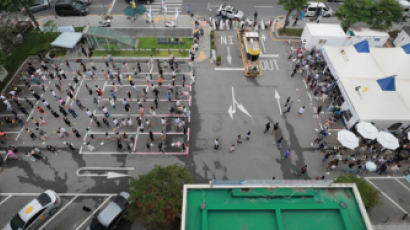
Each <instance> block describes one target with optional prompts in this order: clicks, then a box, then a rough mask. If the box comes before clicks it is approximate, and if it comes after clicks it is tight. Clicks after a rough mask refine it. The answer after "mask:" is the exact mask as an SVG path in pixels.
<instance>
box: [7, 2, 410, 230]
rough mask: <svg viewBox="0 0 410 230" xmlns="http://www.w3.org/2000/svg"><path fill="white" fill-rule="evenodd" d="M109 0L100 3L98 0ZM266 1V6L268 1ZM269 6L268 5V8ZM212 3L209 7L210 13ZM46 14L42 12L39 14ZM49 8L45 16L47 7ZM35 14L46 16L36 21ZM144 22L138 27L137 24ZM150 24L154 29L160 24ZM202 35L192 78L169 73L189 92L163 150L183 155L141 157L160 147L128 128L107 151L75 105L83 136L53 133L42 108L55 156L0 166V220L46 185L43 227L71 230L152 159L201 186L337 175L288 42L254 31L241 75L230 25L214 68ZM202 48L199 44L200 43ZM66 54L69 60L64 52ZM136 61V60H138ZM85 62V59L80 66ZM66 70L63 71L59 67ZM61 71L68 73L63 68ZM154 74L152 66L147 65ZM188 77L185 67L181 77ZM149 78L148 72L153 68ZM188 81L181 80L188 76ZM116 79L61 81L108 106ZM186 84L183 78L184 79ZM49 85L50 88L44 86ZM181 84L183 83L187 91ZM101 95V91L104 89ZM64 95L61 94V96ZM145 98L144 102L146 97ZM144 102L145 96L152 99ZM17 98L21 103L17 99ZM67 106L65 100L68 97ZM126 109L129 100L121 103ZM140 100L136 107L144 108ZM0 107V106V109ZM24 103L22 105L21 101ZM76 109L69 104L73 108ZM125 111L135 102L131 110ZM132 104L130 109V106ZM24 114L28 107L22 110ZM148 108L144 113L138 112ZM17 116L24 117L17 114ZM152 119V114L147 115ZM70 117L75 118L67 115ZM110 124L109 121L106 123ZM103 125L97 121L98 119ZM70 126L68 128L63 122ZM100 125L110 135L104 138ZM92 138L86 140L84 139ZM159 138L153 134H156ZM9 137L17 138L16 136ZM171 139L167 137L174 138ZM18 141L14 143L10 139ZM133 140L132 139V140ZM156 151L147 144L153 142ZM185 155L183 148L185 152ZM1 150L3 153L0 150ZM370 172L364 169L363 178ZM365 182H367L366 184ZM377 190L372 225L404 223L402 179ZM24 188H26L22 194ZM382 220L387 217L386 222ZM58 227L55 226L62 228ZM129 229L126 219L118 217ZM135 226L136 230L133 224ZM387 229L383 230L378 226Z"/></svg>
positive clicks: (245, 5)
mask: <svg viewBox="0 0 410 230" xmlns="http://www.w3.org/2000/svg"><path fill="white" fill-rule="evenodd" d="M106 2H108V1H106ZM106 2H104V1H95V2H94V3H93V4H95V6H97V5H98V4H99V5H101V6H102V7H95V9H97V8H98V9H99V11H98V12H96V14H100V12H102V10H101V9H104V5H103V4H105V3H106ZM220 2H221V1H208V2H204V1H196V0H184V2H183V4H184V5H183V6H182V8H183V7H186V6H187V5H190V6H191V9H192V11H193V12H194V13H195V14H199V15H202V16H204V17H207V16H209V15H212V14H213V11H214V10H215V9H216V7H217V5H219V4H220ZM228 2H231V3H232V4H235V6H237V8H238V9H244V11H245V14H246V15H250V16H252V15H253V12H254V11H255V10H258V13H259V17H260V18H265V17H269V18H273V17H276V16H279V15H283V14H284V11H283V10H282V7H281V6H277V5H276V3H275V2H274V3H272V1H267V0H257V1H252V4H251V5H252V7H253V8H252V7H250V1H228ZM272 4H274V5H273V6H272ZM270 6H272V7H270ZM123 7H126V5H125V4H124V1H122V0H118V1H117V2H116V4H115V5H114V8H113V13H118V14H120V13H121V11H122V10H123V9H121V8H123ZM210 8H211V10H212V12H211V11H209V9H210ZM42 13H44V15H46V13H47V12H46V11H44V12H42ZM48 13H50V12H48ZM98 17H99V16H89V17H86V18H85V19H87V20H84V18H78V17H66V18H61V17H58V18H57V19H56V21H57V24H58V25H81V23H84V21H87V22H89V24H93V25H98ZM43 18H44V20H45V19H47V17H43ZM183 20H184V21H183V22H181V23H183V25H184V26H191V27H192V26H193V21H192V19H190V18H189V17H186V18H184V19H183ZM114 23H117V25H126V26H131V25H133V24H132V23H131V22H128V21H127V20H126V19H125V18H124V17H118V16H117V17H116V18H115V19H114ZM142 23H143V24H142ZM134 25H143V26H150V25H147V24H145V22H144V20H143V19H141V21H138V22H137V23H134ZM156 25H158V27H163V25H161V26H159V24H156ZM204 28H205V31H206V36H204V37H201V44H204V43H205V44H207V49H206V50H201V51H202V52H203V53H205V54H204V57H201V58H199V57H200V56H201V54H200V52H198V53H197V59H196V63H195V75H196V81H195V83H194V84H193V85H192V87H191V88H189V87H182V82H181V75H179V77H178V78H177V82H176V85H178V86H177V87H180V88H181V89H184V90H189V94H188V98H185V99H181V100H185V101H182V103H183V104H184V105H185V103H187V104H188V105H190V116H189V117H188V116H187V117H185V118H184V119H186V120H187V122H188V119H190V121H189V128H190V133H189V150H186V152H184V151H182V150H181V149H180V146H178V142H181V138H183V137H182V136H183V135H181V133H179V132H180V131H178V130H176V127H175V126H172V127H170V130H169V133H170V134H169V136H170V138H172V139H171V140H170V141H169V142H168V145H167V146H168V147H167V150H166V151H165V152H169V153H177V152H178V153H183V154H180V155H169V154H168V155H167V154H150V153H159V151H157V150H153V151H152V152H151V151H147V149H145V148H144V147H146V146H144V144H145V140H146V133H145V134H144V133H142V134H137V133H136V129H135V127H128V128H126V129H124V131H126V132H127V135H131V136H135V137H137V136H138V139H137V143H138V144H137V145H135V150H134V149H131V150H132V151H131V153H129V152H127V151H125V152H119V151H117V149H116V148H115V139H113V137H115V135H113V133H115V132H116V130H113V129H111V128H110V129H108V128H105V127H98V126H97V125H96V124H95V123H93V122H91V123H90V119H89V118H88V117H87V116H86V114H84V112H83V111H80V109H79V108H77V107H75V110H76V111H78V113H80V116H79V118H77V119H75V124H74V121H73V122H72V125H73V126H75V127H76V128H77V129H79V130H81V131H82V132H81V135H82V137H81V138H80V139H77V138H75V137H73V136H72V134H71V135H70V137H64V138H63V139H60V138H59V137H58V136H57V135H56V134H57V133H54V131H55V130H56V129H57V128H58V126H64V127H65V126H66V125H65V124H64V122H62V121H61V119H53V118H52V116H51V115H50V114H47V117H46V120H47V123H48V124H47V126H46V127H44V129H45V130H46V131H47V132H49V135H48V136H49V139H48V140H47V142H49V143H52V144H53V145H55V146H56V147H57V149H58V150H59V151H58V152H57V153H56V155H54V154H52V153H49V152H47V151H45V153H44V155H45V156H46V157H47V158H46V159H45V160H37V161H35V162H33V161H32V160H31V159H30V158H28V157H25V156H21V157H22V159H21V160H19V161H17V160H13V159H10V160H8V161H7V164H6V165H4V166H2V169H1V170H2V171H1V174H0V184H1V187H0V209H1V210H8V211H7V213H8V214H7V215H4V216H1V217H0V218H1V219H0V223H3V222H4V221H6V220H8V219H9V218H10V216H11V215H12V214H13V213H15V212H16V211H17V210H18V209H19V207H22V206H23V205H24V204H25V203H26V202H27V201H29V200H30V199H32V198H33V197H34V196H35V195H36V194H37V193H39V192H42V191H44V190H45V189H48V188H52V189H54V190H56V191H57V192H59V193H61V194H62V195H63V196H64V202H63V207H64V208H63V209H62V211H61V213H59V215H56V217H55V218H53V220H51V221H50V222H49V223H47V225H46V226H44V227H45V228H46V229H58V228H59V229H62V228H61V226H67V228H64V229H76V228H81V229H82V227H83V226H85V225H86V224H87V223H88V221H89V220H90V218H91V216H92V215H93V213H94V211H96V210H97V211H98V209H99V208H101V207H102V206H103V205H104V202H107V200H108V199H110V197H111V195H113V194H116V193H118V192H121V191H124V190H127V186H128V182H129V177H128V176H131V177H138V176H139V175H142V174H144V173H147V172H149V171H150V170H151V169H152V168H153V167H154V166H155V165H163V166H165V165H170V164H174V163H179V164H183V165H186V166H187V167H189V168H190V169H191V172H192V173H193V176H194V181H195V182H196V183H208V181H209V180H211V179H226V180H235V179H271V178H272V177H276V178H278V179H315V178H316V177H318V176H321V175H325V176H326V178H328V179H331V178H334V177H336V176H337V175H339V174H340V173H342V171H343V168H340V170H336V171H332V172H330V173H329V174H326V170H325V167H324V166H323V165H322V163H321V159H322V157H323V155H322V153H320V152H319V151H316V148H315V146H313V144H312V142H313V139H314V137H315V135H316V134H317V132H318V130H319V129H320V125H321V123H322V122H323V121H324V120H325V119H326V117H327V116H328V115H327V114H325V113H322V114H320V115H316V114H315V111H316V108H317V106H318V105H319V104H322V103H323V100H322V98H316V97H313V96H312V94H311V92H310V91H309V90H308V89H307V85H306V84H305V83H304V82H305V81H304V80H303V79H301V78H298V77H295V78H291V77H290V71H291V65H290V63H289V60H288V56H289V52H290V49H291V47H293V48H295V47H296V46H297V45H296V44H293V43H289V42H287V41H282V40H278V39H276V38H275V37H274V36H273V35H272V33H271V31H261V45H262V49H263V50H262V52H263V55H261V58H260V63H261V69H262V73H263V74H262V76H260V77H257V78H251V77H245V76H244V67H243V64H242V60H241V55H240V52H239V43H238V38H237V33H236V31H235V30H233V29H230V30H224V31H217V32H216V52H217V55H218V56H221V57H222V64H221V65H220V66H216V65H215V64H214V63H211V60H210V59H208V54H209V40H208V38H209V36H208V34H209V27H208V26H207V25H206V26H205V27H204ZM201 46H202V47H204V45H201ZM70 59H73V60H75V56H72V57H70ZM93 62H94V64H95V66H96V67H97V68H98V69H103V68H104V65H105V64H104V63H103V62H102V60H101V59H95V60H93ZM117 62H118V63H117V65H119V66H122V62H123V60H118V61H117ZM127 62H128V65H129V69H130V70H121V71H124V72H133V70H132V69H133V68H134V67H135V63H136V60H128V61H127ZM142 63H143V62H142ZM71 65H72V66H73V68H80V66H79V64H78V63H73V62H72V63H71ZM87 65H88V66H90V64H89V62H88V64H87ZM62 67H63V68H64V69H65V68H66V67H65V66H64V65H62ZM142 68H143V72H149V71H150V69H149V68H147V66H146V65H145V64H142ZM189 70H190V67H189V66H188V64H187V63H186V64H183V65H181V74H182V73H186V72H188V71H189ZM65 71H66V72H68V71H69V70H68V69H65ZM152 71H153V72H154V73H157V72H158V70H157V69H155V67H154V69H153V70H152ZM165 72H167V74H166V77H165V80H167V82H166V83H165V82H164V84H168V83H169V82H168V81H169V80H170V75H169V70H168V71H165ZM186 74H187V76H189V75H188V73H186ZM154 78H156V75H155V74H154ZM187 79H189V77H188V78H187ZM122 81H123V82H121V83H119V82H118V83H116V86H114V84H113V83H112V82H116V81H115V80H114V81H107V80H105V79H104V77H103V76H102V75H101V74H100V75H99V76H97V79H94V80H90V79H89V80H82V81H81V82H82V83H81V82H79V83H78V84H75V83H73V82H72V74H69V79H68V80H65V81H64V83H65V85H64V86H65V87H67V86H68V83H71V84H72V85H73V86H74V87H75V91H76V98H79V99H81V101H84V104H86V105H87V106H88V107H91V106H93V98H92V97H90V95H89V94H88V90H87V89H86V87H85V84H88V86H91V87H95V85H97V86H99V87H101V88H102V89H103V91H104V92H103V94H104V96H103V98H102V99H103V100H102V103H103V104H106V105H108V106H110V104H109V101H108V98H109V94H110V92H111V89H113V88H114V87H117V88H118V98H119V100H121V99H122V98H123V97H124V96H125V97H126V96H127V93H128V90H129V89H130V88H131V87H130V84H129V83H128V82H127V78H126V77H124V79H122ZM135 81H136V82H139V83H137V84H139V85H141V87H140V86H138V87H137V88H138V90H141V89H142V87H143V86H144V85H145V81H146V79H145V76H141V77H140V78H137V79H135ZM188 81H189V80H188ZM16 85H17V87H21V88H23V89H25V91H24V92H23V93H22V97H21V99H22V100H24V99H23V98H24V95H25V96H27V97H28V98H29V100H32V95H31V94H30V93H29V92H28V90H27V88H25V86H24V83H23V82H18V83H16ZM48 87H51V88H47V90H49V89H54V86H53V85H51V84H50V86H48ZM34 88H35V90H39V91H40V89H41V86H36V87H34ZM188 88H189V89H188ZM107 94H108V95H107ZM46 95H47V100H49V101H50V102H52V104H53V106H55V105H57V103H58V102H57V101H55V100H54V99H53V97H52V96H51V95H50V94H49V91H48V93H47V94H46ZM137 96H138V94H137V93H132V97H133V98H136V97H137ZM166 96H167V92H166V90H165V91H161V95H160V97H161V98H164V99H165V101H163V102H160V103H164V104H165V107H164V106H161V109H160V110H158V114H164V115H165V114H168V113H167V111H166V109H167V106H166V105H167V103H169V102H167V99H166ZM289 96H290V97H291V98H292V99H293V100H294V105H293V108H292V110H291V111H290V112H289V113H287V114H286V115H284V114H283V109H284V107H283V105H284V103H285V101H286V98H287V97H289ZM64 99H66V96H65V97H64ZM147 99H150V98H147ZM151 99H152V98H151ZM24 103H25V102H24ZM67 103H68V104H69V105H71V101H70V100H68V102H67ZM116 103H117V108H115V109H113V108H111V107H110V109H109V112H110V113H111V114H112V116H113V118H115V117H118V118H122V117H128V115H127V113H126V112H125V111H124V109H123V108H122V104H121V101H117V102H116ZM130 103H131V104H132V105H134V103H136V102H134V101H133V100H131V102H130ZM150 103H152V102H150V101H149V102H147V104H150ZM145 105H146V104H144V106H145ZM1 106H3V104H2V105H1ZM25 106H27V107H28V105H27V104H26V105H25ZM74 106H75V105H74ZM300 106H306V111H305V113H304V114H303V116H299V115H297V109H298V108H299V107H300ZM133 107H134V106H133ZM134 108H135V107H134ZM1 111H2V112H1V114H2V116H3V117H4V116H9V115H8V113H7V112H3V111H4V108H1ZM30 111H31V110H30ZM137 112H138V111H136V110H135V109H133V110H132V111H131V116H130V117H132V118H133V119H134V123H135V122H136V120H135V117H136V116H137ZM146 113H148V109H147V110H146ZM19 116H23V117H24V118H25V119H27V116H25V115H21V114H20V115H19ZM32 116H34V117H36V118H38V117H39V116H40V114H39V112H38V111H37V110H33V113H32ZM96 116H97V117H98V118H99V119H102V117H103V116H104V115H103V113H102V112H101V110H100V109H97V110H96ZM159 117H161V116H159V115H158V117H156V118H153V119H152V122H153V123H155V124H156V126H154V127H153V129H154V130H155V132H160V131H161V129H158V126H157V125H159V124H160V120H159V119H160V118H159ZM155 119H156V120H155ZM174 119H175V118H174V117H169V121H170V123H172V122H173V121H174ZM73 120H74V119H73ZM25 121H27V122H28V123H27V124H26V125H27V126H28V127H32V128H34V124H33V123H30V122H29V121H30V119H28V120H25ZM267 121H272V122H279V126H280V129H279V130H278V131H276V132H274V133H272V132H268V133H266V134H264V132H263V131H264V128H265V126H264V125H265V123H266V122H267ZM110 125H111V126H112V124H110ZM103 126H104V125H103ZM66 128H69V127H66ZM86 128H90V130H91V132H86V130H85V129H86ZM337 128H338V127H336V129H335V130H334V131H331V134H330V136H331V137H334V136H335V133H336V131H337ZM6 131H7V132H9V133H8V137H7V139H5V140H2V141H4V142H3V146H7V145H9V144H14V145H17V146H20V147H21V149H22V151H26V150H30V149H31V148H32V147H34V146H38V147H40V148H41V149H42V150H44V146H45V144H43V142H42V141H39V140H36V141H31V139H30V137H29V136H28V135H27V133H25V132H21V126H19V125H18V124H14V125H13V126H10V127H8V128H7V130H6ZM107 131H108V134H109V136H108V137H107V136H106V134H105V133H106V132H107ZM248 131H251V135H250V140H245V134H246V133H247V132H248ZM91 134H93V135H94V139H91V138H90V135H91ZM239 134H240V135H241V136H242V139H243V142H242V144H239V145H238V144H237V136H238V135H239ZM156 135H160V134H156ZM84 136H86V140H88V141H90V142H91V144H92V145H94V146H95V147H97V148H98V151H96V152H92V151H88V150H85V145H84V142H86V141H85V140H84V139H83V138H84ZM281 136H283V138H284V141H283V144H282V146H279V145H277V144H275V141H276V140H277V139H278V138H280V137H281ZM17 137H18V138H17ZM174 138H175V140H174ZM215 138H218V139H219V140H220V144H221V147H220V149H218V150H215V149H214V148H213V140H214V139H215ZM16 139H17V140H16ZM134 140H136V139H134ZM64 141H69V142H72V143H73V144H74V146H75V147H76V148H77V149H78V151H76V152H74V153H72V152H69V151H67V150H66V147H65V146H64ZM232 144H235V151H233V152H232V151H230V148H231V146H232ZM154 148H156V146H155V147H154ZM286 149H290V150H291V156H290V158H289V159H283V157H282V156H283V154H284V152H285V151H286ZM185 153H188V154H185ZM3 154H4V153H3ZM304 164H307V165H308V170H307V175H305V176H299V175H298V172H299V170H300V168H301V167H302V166H303V165H304ZM369 176H370V175H369ZM371 181H372V182H373V180H371ZM400 182H401V183H403V184H405V186H408V184H407V185H406V183H408V182H407V181H406V180H400ZM374 183H375V185H376V186H377V187H379V188H380V189H381V190H382V191H384V192H385V193H386V195H387V196H389V197H390V199H389V198H387V196H384V195H383V198H382V199H383V206H380V207H382V208H376V209H374V210H372V211H371V212H370V213H369V214H370V217H371V220H372V221H373V223H374V224H375V225H382V226H386V224H387V225H389V227H391V225H401V226H403V225H404V224H407V220H405V221H403V220H401V216H402V214H403V210H405V211H407V212H408V211H409V210H408V206H406V205H408V202H409V201H408V199H406V198H403V197H405V196H406V194H407V195H408V189H406V188H404V187H403V185H402V184H400V183H398V182H397V181H394V183H396V184H389V183H390V181H387V182H385V181H376V182H374ZM25 193H27V194H25ZM392 200H393V201H394V202H395V203H397V204H399V206H400V208H399V207H397V205H395V204H394V203H393V202H392ZM83 205H88V206H90V207H91V208H92V211H91V213H86V212H84V211H82V210H81V207H82V206H83ZM64 216H75V218H73V219H74V220H73V221H72V222H70V221H69V220H67V219H64V218H63V217H64ZM388 217H389V218H390V219H387V218H388ZM62 223H64V225H63V224H62ZM125 225H126V227H124V228H122V229H129V228H130V226H129V224H128V225H127V223H125ZM134 229H140V228H139V227H137V228H134ZM386 229H387V227H386Z"/></svg>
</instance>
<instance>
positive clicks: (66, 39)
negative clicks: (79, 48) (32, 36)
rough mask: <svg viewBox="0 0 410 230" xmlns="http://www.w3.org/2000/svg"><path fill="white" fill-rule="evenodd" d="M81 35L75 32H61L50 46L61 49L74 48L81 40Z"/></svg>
mask: <svg viewBox="0 0 410 230" xmlns="http://www.w3.org/2000/svg"><path fill="white" fill-rule="evenodd" d="M82 36H83V34H82V33H77V32H62V33H61V34H60V35H59V36H58V37H57V38H56V40H54V41H53V42H52V43H51V45H52V46H58V47H63V48H68V49H72V48H74V47H75V46H76V45H77V43H78V42H79V41H80V39H81V38H82Z"/></svg>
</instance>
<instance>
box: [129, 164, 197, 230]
mask: <svg viewBox="0 0 410 230" xmlns="http://www.w3.org/2000/svg"><path fill="white" fill-rule="evenodd" d="M186 183H192V175H191V172H190V171H189V169H188V168H186V167H183V166H180V165H177V164H174V165H170V166H167V167H161V166H155V168H154V169H153V170H152V171H151V172H149V173H147V174H145V175H142V176H140V177H139V178H138V179H131V182H130V185H129V188H130V200H131V201H132V204H131V206H130V208H129V215H128V217H129V218H130V219H131V220H132V219H138V220H141V221H143V222H144V224H145V226H146V227H147V228H154V227H157V228H160V229H172V228H173V226H174V225H175V224H176V219H177V217H179V216H180V214H181V207H182V188H183V185H184V184H186Z"/></svg>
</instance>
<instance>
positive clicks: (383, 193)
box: [364, 177, 407, 214]
mask: <svg viewBox="0 0 410 230" xmlns="http://www.w3.org/2000/svg"><path fill="white" fill-rule="evenodd" d="M364 179H366V180H367V182H369V183H370V184H371V185H373V186H374V187H375V188H376V189H377V190H379V191H380V193H381V194H382V195H383V196H384V197H386V198H387V199H388V200H389V201H390V202H392V204H394V205H395V206H396V207H397V208H398V209H400V211H402V212H403V213H405V214H407V211H406V210H405V209H404V208H403V207H401V206H400V205H399V204H398V203H397V202H396V201H394V200H393V199H392V198H391V197H389V196H388V195H387V194H386V193H385V192H383V190H381V189H380V188H379V187H377V185H375V184H374V183H373V182H371V180H370V179H369V177H365V178H364ZM384 179H386V178H384Z"/></svg>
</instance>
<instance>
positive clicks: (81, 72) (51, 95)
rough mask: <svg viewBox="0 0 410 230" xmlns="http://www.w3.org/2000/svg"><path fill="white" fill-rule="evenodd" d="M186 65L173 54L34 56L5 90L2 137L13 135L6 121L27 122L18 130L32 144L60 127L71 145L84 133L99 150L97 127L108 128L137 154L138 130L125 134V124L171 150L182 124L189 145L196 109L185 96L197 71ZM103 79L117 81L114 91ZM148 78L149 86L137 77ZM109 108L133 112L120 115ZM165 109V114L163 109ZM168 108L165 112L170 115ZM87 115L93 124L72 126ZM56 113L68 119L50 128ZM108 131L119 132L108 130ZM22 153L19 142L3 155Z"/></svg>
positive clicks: (12, 123) (109, 134) (148, 142)
mask: <svg viewBox="0 0 410 230" xmlns="http://www.w3.org/2000/svg"><path fill="white" fill-rule="evenodd" d="M182 64H185V63H182ZM144 65H145V66H146V67H144ZM180 65H181V63H179V62H177V61H176V60H175V58H174V57H173V56H171V57H170V58H169V59H167V60H165V61H159V60H158V59H156V60H154V59H153V58H152V57H150V58H149V59H148V60H146V61H136V62H135V63H128V62H122V63H117V62H115V61H114V60H113V58H112V57H110V56H109V57H107V59H106V60H105V61H104V64H103V65H102V64H99V65H95V64H94V63H93V61H92V60H89V59H77V61H76V62H75V63H72V62H71V63H70V62H69V61H67V60H65V61H64V62H63V63H58V62H56V63H47V62H46V61H45V60H44V59H43V60H41V61H40V63H39V65H35V64H33V63H32V62H30V61H29V62H28V63H27V67H26V69H25V70H26V71H25V73H23V74H22V76H21V79H20V80H19V81H15V82H13V83H12V84H11V85H12V86H11V87H10V90H8V91H7V92H6V94H5V95H1V96H0V100H1V101H2V103H3V104H4V105H5V107H6V110H7V111H8V112H7V113H8V114H9V116H7V115H6V116H4V117H3V118H2V121H1V126H0V133H1V137H0V138H2V139H7V138H8V137H7V135H8V134H7V131H4V130H5V129H6V128H7V127H13V126H14V127H15V126H17V127H22V129H21V130H22V133H20V134H19V135H27V136H28V137H29V138H30V139H31V141H33V143H35V141H37V140H39V141H41V142H42V144H43V145H46V143H47V142H48V140H49V139H53V137H51V136H53V135H54V133H55V134H56V135H57V137H58V138H60V139H62V140H64V142H63V143H64V145H65V147H66V148H67V149H68V150H70V151H73V152H76V151H78V149H79V146H80V145H82V142H81V144H78V143H75V142H76V140H82V138H84V135H86V136H87V137H86V138H88V139H87V142H86V146H85V147H86V149H87V150H88V151H96V150H97V147H95V146H93V144H92V140H94V139H96V137H95V134H94V133H93V128H92V127H93V126H94V127H96V129H103V130H105V132H104V133H105V138H111V139H112V138H115V140H116V150H117V151H129V152H135V149H136V146H134V145H135V144H136V141H135V135H129V134H127V132H126V130H129V131H137V132H138V133H140V134H146V135H145V136H146V137H147V138H146V144H145V146H146V148H147V150H148V151H151V150H153V149H152V148H154V146H157V148H158V151H160V152H165V151H167V149H166V148H167V144H169V143H168V141H167V140H168V139H169V138H167V132H169V130H171V129H176V130H177V131H180V132H181V133H183V139H181V140H180V141H179V143H180V144H179V145H178V146H179V148H180V149H181V151H185V150H186V146H187V143H186V141H187V128H188V120H187V119H188V117H189V116H190V108H189V106H188V104H187V103H185V102H186V101H188V99H189V94H190V87H191V86H192V84H194V82H195V76H194V74H193V72H192V71H191V72H190V73H191V74H190V76H186V75H185V74H184V73H181V71H180V68H179V67H180ZM132 66H134V67H132ZM143 69H146V72H143ZM153 69H157V71H158V73H154V72H153ZM165 71H168V72H167V73H165ZM98 80H103V81H105V82H106V83H107V82H111V83H109V85H110V87H107V88H109V89H110V90H109V91H108V92H107V91H105V92H104V87H101V84H99V82H98ZM144 80H145V84H144V85H141V84H140V85H138V84H137V83H136V81H143V82H144ZM82 81H84V82H82ZM80 82H81V83H84V84H81V83H80ZM95 82H97V83H95ZM100 82H101V81H100ZM176 82H178V84H177V83H176ZM179 82H181V83H179ZM94 83H95V84H94ZM18 84H20V86H18ZM21 84H23V85H24V87H21ZM81 85H83V86H84V87H83V89H82V88H81ZM126 88H127V89H130V90H125V89H126ZM80 90H82V91H84V90H85V91H86V92H85V94H86V95H87V96H86V97H84V92H81V93H80V94H79V91H80ZM124 94H125V95H124ZM28 95H30V96H28ZM78 95H82V96H78ZM106 95H108V96H109V97H107V96H106ZM165 95H166V98H164V96H165ZM31 96H32V97H31ZM65 98H66V99H65ZM119 102H120V103H119ZM133 102H135V103H133ZM110 110H112V111H115V113H117V114H118V113H124V114H126V115H127V116H121V117H116V116H115V115H113V114H111V112H110ZM159 110H161V112H162V113H161V114H159V113H158V112H157V111H159ZM164 110H165V111H167V112H166V113H164V112H163V111H164ZM30 111H32V112H30ZM98 112H101V113H102V116H99V115H98ZM100 115H101V114H100ZM133 115H134V116H135V118H134V116H133ZM159 116H162V117H159ZM84 117H87V118H88V119H89V123H88V127H83V126H77V127H75V125H74V124H75V123H79V122H80V121H79V119H81V118H82V119H84ZM50 119H54V120H60V121H62V122H61V124H60V126H59V127H55V130H54V131H53V132H52V131H51V130H50V129H45V126H46V125H47V124H48V121H50ZM59 123H60V122H59ZM63 123H64V125H63ZM155 123H158V125H155ZM110 129H112V130H114V132H113V133H112V132H109V130H110ZM154 129H157V131H156V130H154ZM158 129H159V130H158ZM158 136H160V137H158ZM181 136H182V135H181ZM70 137H72V138H71V139H73V138H74V139H73V140H74V141H73V142H70V141H68V139H70ZM84 139H85V138H84ZM101 143H102V142H101ZM46 149H48V150H50V151H51V150H55V151H53V152H56V149H57V148H56V147H55V146H53V145H47V148H46ZM144 151H146V150H144ZM30 152H32V151H30ZM17 153H19V151H18V147H15V146H10V147H8V151H7V154H6V157H5V159H7V158H9V159H10V158H16V159H19V157H18V154H17ZM40 155H41V151H34V152H33V154H30V155H27V156H30V157H34V158H36V156H40ZM37 158H38V157H37Z"/></svg>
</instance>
